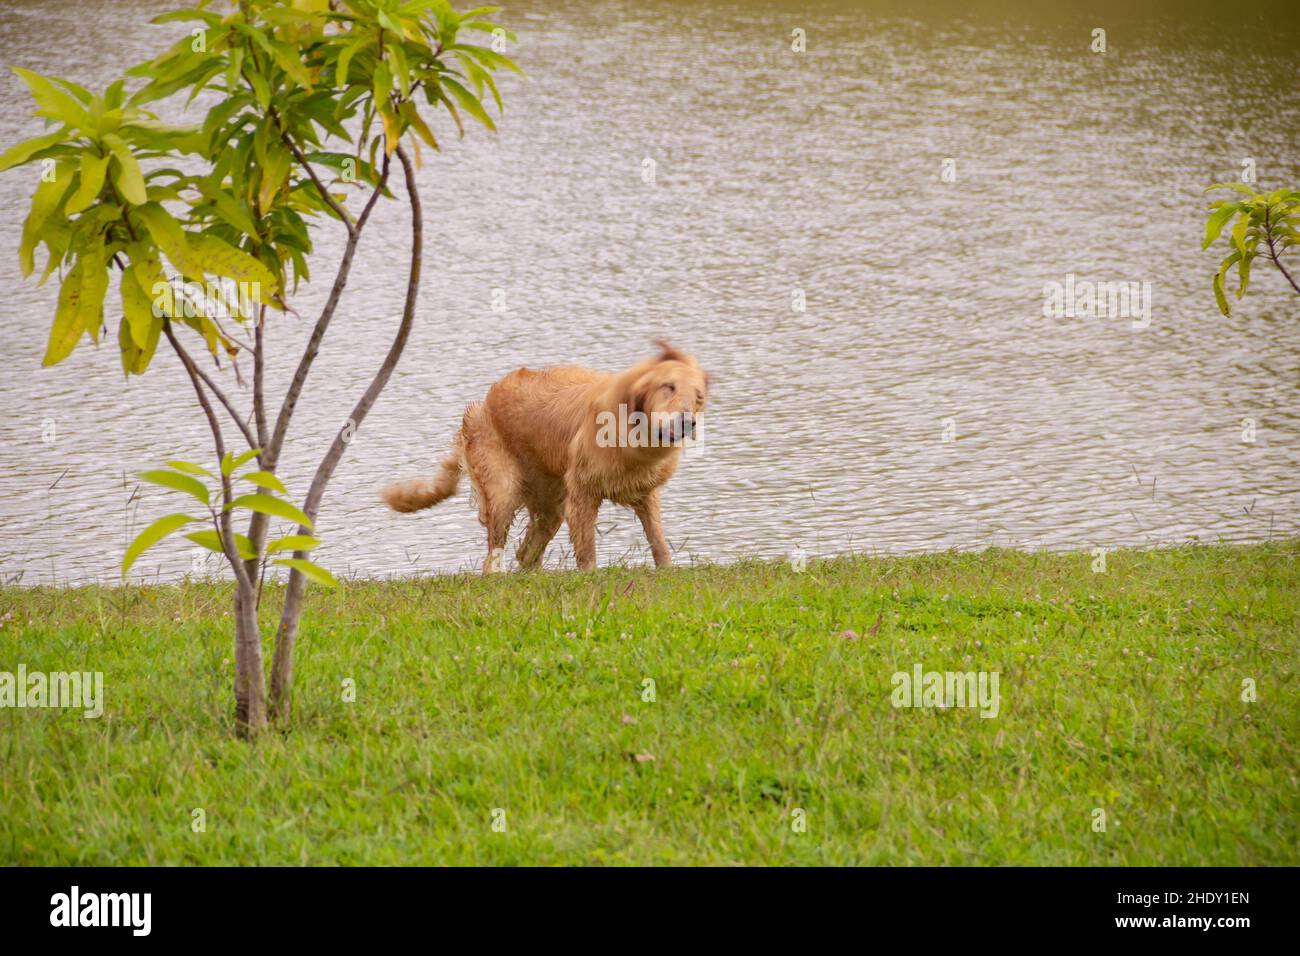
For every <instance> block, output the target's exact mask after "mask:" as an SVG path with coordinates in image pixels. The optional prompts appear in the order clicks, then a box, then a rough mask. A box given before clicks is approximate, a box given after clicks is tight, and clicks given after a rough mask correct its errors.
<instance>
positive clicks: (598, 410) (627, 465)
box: [381, 340, 709, 574]
mask: <svg viewBox="0 0 1300 956" xmlns="http://www.w3.org/2000/svg"><path fill="white" fill-rule="evenodd" d="M655 345H656V346H658V348H659V354H658V355H656V356H655V357H654V358H651V359H647V360H646V361H644V362H641V363H640V364H638V365H634V366H632V367H631V368H630V369H628V370H627V371H625V372H620V373H616V374H610V373H606V372H597V371H594V370H592V369H587V368H578V367H575V366H563V367H558V368H549V369H544V370H542V371H534V370H532V369H528V368H521V369H519V370H518V371H515V372H511V373H510V374H509V375H507V376H506V377H505V378H503V379H501V380H500V381H499V382H497V383H496V384H495V385H493V386H492V387H491V388H490V389H489V390H488V393H487V398H485V399H484V400H483V401H481V402H475V403H474V404H472V405H470V406H469V407H468V408H467V409H466V410H465V418H464V420H463V422H462V423H461V426H460V429H459V431H457V432H456V435H455V438H454V439H453V440H452V449H451V452H450V454H448V455H447V456H446V457H445V458H444V459H443V460H442V465H441V467H440V469H439V470H438V473H437V474H436V475H434V476H433V477H431V478H414V479H411V480H408V481H399V482H397V483H395V484H391V485H388V486H387V487H385V488H384V489H383V491H382V492H381V495H382V497H383V499H384V501H385V502H387V503H388V506H389V507H390V508H392V509H393V510H394V511H402V512H407V511H418V510H420V509H421V508H428V507H431V506H433V505H436V504H437V503H438V502H440V501H442V500H443V499H445V498H449V497H451V496H452V495H453V494H455V493H456V487H457V485H458V484H459V483H460V476H461V474H462V473H463V472H469V478H470V483H471V484H472V486H473V489H474V495H475V498H476V500H477V503H478V515H479V521H480V522H482V524H483V527H484V528H486V529H487V538H488V555H487V559H486V560H485V561H484V562H483V573H484V574H487V573H489V572H491V571H494V570H497V569H498V568H499V567H500V561H501V556H502V554H504V552H505V545H506V538H507V536H508V535H509V533H510V525H511V523H512V522H513V521H514V518H515V515H516V514H518V513H519V509H520V508H527V509H528V518H529V523H528V531H527V533H526V534H525V535H524V539H523V541H522V542H521V543H520V545H519V550H518V552H517V553H516V557H517V559H518V561H519V564H520V566H521V567H523V568H535V567H537V566H538V564H540V563H541V560H542V553H543V552H544V551H545V550H546V546H547V544H549V543H550V541H551V539H552V538H553V537H555V533H556V532H557V531H559V529H560V524H561V523H563V522H566V521H567V522H568V524H569V538H570V540H571V541H572V543H573V551H574V555H575V556H576V557H577V560H578V567H579V568H580V569H582V570H584V571H586V570H590V569H591V568H594V567H595V566H596V512H597V511H598V510H599V508H600V505H601V502H603V501H612V502H614V503H616V504H620V505H626V506H628V507H630V508H632V509H633V511H635V512H636V516H637V517H638V518H639V519H640V520H641V527H642V528H644V529H645V536H646V539H647V540H648V541H649V542H650V551H651V553H652V554H653V555H654V560H655V566H656V567H661V568H662V567H667V566H669V565H671V564H672V558H671V556H670V555H669V553H668V543H667V541H665V540H664V528H663V520H662V519H661V517H660V514H659V489H660V488H661V487H663V485H664V483H665V482H667V481H668V479H669V478H671V477H672V476H673V472H675V471H676V470H677V464H678V462H679V461H680V459H681V456H682V443H683V441H684V440H685V439H686V438H689V437H693V436H694V435H695V429H696V423H697V419H698V417H699V415H700V413H701V412H702V411H703V409H704V403H705V400H706V399H707V397H708V388H709V377H708V374H707V373H706V372H704V370H703V369H701V368H700V366H699V365H698V363H696V361H695V359H693V358H691V357H690V356H689V355H686V354H685V353H684V352H680V351H678V350H677V349H675V348H673V347H672V346H671V345H669V344H668V343H667V342H664V341H662V340H660V341H657V342H656V343H655Z"/></svg>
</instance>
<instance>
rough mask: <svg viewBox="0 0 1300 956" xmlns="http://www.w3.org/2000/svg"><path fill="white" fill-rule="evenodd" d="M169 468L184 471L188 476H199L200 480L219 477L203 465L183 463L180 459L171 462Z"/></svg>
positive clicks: (190, 462) (168, 463)
mask: <svg viewBox="0 0 1300 956" xmlns="http://www.w3.org/2000/svg"><path fill="white" fill-rule="evenodd" d="M167 467H168V468H175V469H176V470H177V471H183V472H185V474H187V475H197V476H198V477H200V478H215V477H217V476H216V475H214V474H213V473H212V472H210V471H208V470H207V469H206V468H204V467H203V466H202V465H196V464H194V462H192V461H181V460H180V459H172V460H171V461H169V462H167Z"/></svg>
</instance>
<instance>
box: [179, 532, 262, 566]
mask: <svg viewBox="0 0 1300 956" xmlns="http://www.w3.org/2000/svg"><path fill="white" fill-rule="evenodd" d="M185 537H187V538H189V539H190V540H191V541H193V542H194V543H195V544H199V545H202V546H203V547H205V548H207V549H208V550H209V551H215V552H217V554H225V553H226V549H225V548H224V547H222V545H221V535H219V534H217V533H216V532H215V531H195V532H192V533H191V534H187V535H186V536H185ZM235 553H236V554H238V555H239V556H240V557H241V558H243V559H244V560H245V561H252V560H253V559H254V558H256V557H257V552H256V551H255V550H253V542H252V541H250V540H249V538H248V536H247V535H243V534H239V533H238V532H236V533H235Z"/></svg>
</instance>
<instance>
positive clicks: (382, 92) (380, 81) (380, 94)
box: [372, 61, 393, 107]
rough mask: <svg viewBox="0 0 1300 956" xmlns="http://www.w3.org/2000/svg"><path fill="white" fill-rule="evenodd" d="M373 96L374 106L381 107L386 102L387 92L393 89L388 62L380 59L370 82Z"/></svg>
mask: <svg viewBox="0 0 1300 956" xmlns="http://www.w3.org/2000/svg"><path fill="white" fill-rule="evenodd" d="M372 86H373V89H374V96H375V106H376V107H382V106H383V105H384V104H385V103H387V102H388V94H389V93H391V92H392V89H393V74H392V71H390V70H389V68H388V64H387V63H384V62H383V61H380V63H379V65H378V66H377V67H375V75H374V77H373V83H372Z"/></svg>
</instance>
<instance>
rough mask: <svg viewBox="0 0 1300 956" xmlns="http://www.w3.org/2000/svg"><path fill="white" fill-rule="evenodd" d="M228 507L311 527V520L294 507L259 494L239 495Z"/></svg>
mask: <svg viewBox="0 0 1300 956" xmlns="http://www.w3.org/2000/svg"><path fill="white" fill-rule="evenodd" d="M230 507H231V508H247V509H249V510H250V511H260V512H261V513H262V514H266V515H271V516H272V517H275V518H288V519H289V520H290V521H296V522H298V524H300V525H303V526H304V527H307V528H310V527H311V526H312V520H311V519H310V518H308V517H307V515H306V514H304V513H303V512H302V511H300V510H299V509H298V508H297V507H296V506H294V505H291V504H289V502H287V501H281V500H280V499H279V498H273V497H272V496H271V495H264V494H261V493H260V492H259V493H257V494H252V495H240V496H239V497H238V498H236V499H235V500H234V501H232V502H231V503H230Z"/></svg>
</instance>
